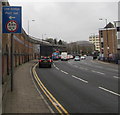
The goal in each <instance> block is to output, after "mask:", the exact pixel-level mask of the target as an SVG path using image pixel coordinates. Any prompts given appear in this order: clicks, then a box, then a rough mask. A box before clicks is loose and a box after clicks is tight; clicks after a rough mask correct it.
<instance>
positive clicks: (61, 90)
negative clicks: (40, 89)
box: [36, 57, 120, 113]
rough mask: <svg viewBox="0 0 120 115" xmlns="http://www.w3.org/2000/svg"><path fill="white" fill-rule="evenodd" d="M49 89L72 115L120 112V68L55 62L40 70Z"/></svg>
mask: <svg viewBox="0 0 120 115" xmlns="http://www.w3.org/2000/svg"><path fill="white" fill-rule="evenodd" d="M36 72H37V74H38V76H39V77H40V79H41V81H42V82H43V84H44V85H45V87H46V88H47V89H48V90H49V91H50V92H51V93H52V95H53V96H54V97H55V98H56V99H57V100H58V101H59V102H60V104H61V105H62V106H63V107H64V108H65V109H66V110H67V111H68V112H69V113H118V97H120V94H119V93H118V81H119V77H118V66H117V65H115V64H108V63H104V62H99V61H94V60H92V58H91V57H87V59H86V60H81V61H74V60H69V61H60V60H59V61H54V63H53V66H52V68H36Z"/></svg>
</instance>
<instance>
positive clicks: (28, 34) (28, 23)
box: [28, 20, 35, 61]
mask: <svg viewBox="0 0 120 115" xmlns="http://www.w3.org/2000/svg"><path fill="white" fill-rule="evenodd" d="M31 21H35V20H31ZM29 25H30V21H29V20H28V61H29V42H30V41H29V29H30V28H29Z"/></svg>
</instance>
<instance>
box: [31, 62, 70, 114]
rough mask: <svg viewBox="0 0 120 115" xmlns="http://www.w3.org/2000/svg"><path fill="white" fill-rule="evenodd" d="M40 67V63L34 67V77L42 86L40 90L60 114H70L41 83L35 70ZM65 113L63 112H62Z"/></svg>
mask: <svg viewBox="0 0 120 115" xmlns="http://www.w3.org/2000/svg"><path fill="white" fill-rule="evenodd" d="M37 65H38V63H37V64H36V65H35V66H34V67H33V70H32V71H33V75H34V78H35V79H36V81H37V83H38V85H39V86H40V88H41V89H42V91H43V92H44V93H45V95H46V96H47V97H48V99H49V100H50V102H51V103H52V104H53V105H54V107H55V108H56V109H57V110H58V112H59V113H61V114H63V112H64V113H65V114H67V115H68V114H69V113H68V112H67V111H66V110H65V108H64V107H63V106H62V105H61V104H60V103H59V102H58V101H57V100H56V99H55V98H54V97H53V95H52V94H51V93H50V92H49V91H48V90H47V88H46V87H45V86H44V85H43V83H42V82H41V80H40V78H39V77H38V75H37V73H36V71H35V68H36V66H37ZM60 109H61V110H62V111H63V112H62V111H61V110H60Z"/></svg>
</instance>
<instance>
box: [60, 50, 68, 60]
mask: <svg viewBox="0 0 120 115" xmlns="http://www.w3.org/2000/svg"><path fill="white" fill-rule="evenodd" d="M67 60H68V55H67V52H62V53H61V61H67Z"/></svg>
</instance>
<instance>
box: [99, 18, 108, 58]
mask: <svg viewBox="0 0 120 115" xmlns="http://www.w3.org/2000/svg"><path fill="white" fill-rule="evenodd" d="M99 20H104V19H103V18H100V19H99ZM105 22H106V38H107V52H108V55H107V59H109V49H110V48H109V42H108V29H107V19H105Z"/></svg>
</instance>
